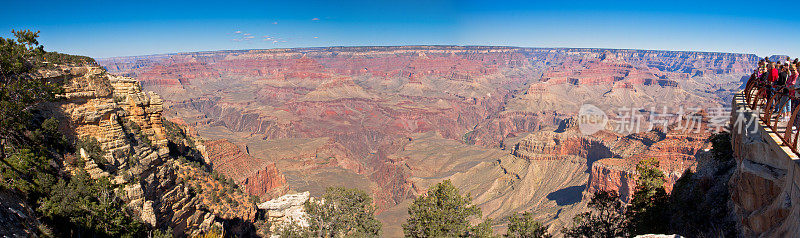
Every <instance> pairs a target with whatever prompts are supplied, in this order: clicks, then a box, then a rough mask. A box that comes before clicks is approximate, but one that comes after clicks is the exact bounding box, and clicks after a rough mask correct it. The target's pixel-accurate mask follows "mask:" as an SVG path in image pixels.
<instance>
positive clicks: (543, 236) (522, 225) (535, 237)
mask: <svg viewBox="0 0 800 238" xmlns="http://www.w3.org/2000/svg"><path fill="white" fill-rule="evenodd" d="M506 237H514V238H549V237H552V236H551V235H550V234H547V226H543V225H542V223H541V222H538V221H536V220H535V219H533V213H530V212H524V213H522V214H514V215H513V216H511V217H510V218H509V219H508V232H507V233H506Z"/></svg>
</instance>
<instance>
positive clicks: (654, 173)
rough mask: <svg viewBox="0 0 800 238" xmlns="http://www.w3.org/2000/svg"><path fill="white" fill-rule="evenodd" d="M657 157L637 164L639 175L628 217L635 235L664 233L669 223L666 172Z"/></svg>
mask: <svg viewBox="0 0 800 238" xmlns="http://www.w3.org/2000/svg"><path fill="white" fill-rule="evenodd" d="M658 167H659V163H658V160H656V159H645V160H642V161H639V164H637V165H636V172H638V173H639V177H638V179H637V180H636V191H635V192H634V193H633V199H632V200H631V204H630V207H629V208H628V218H629V219H630V223H629V224H630V226H631V228H630V230H631V233H632V234H634V235H639V234H664V233H666V232H668V231H667V228H668V224H669V214H668V211H669V208H668V206H669V195H668V194H667V192H666V190H664V182H665V180H664V173H663V172H661V170H659V169H658Z"/></svg>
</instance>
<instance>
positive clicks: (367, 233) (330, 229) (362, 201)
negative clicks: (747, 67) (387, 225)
mask: <svg viewBox="0 0 800 238" xmlns="http://www.w3.org/2000/svg"><path fill="white" fill-rule="evenodd" d="M305 210H306V213H307V214H308V221H309V227H308V230H309V232H310V233H311V234H314V235H315V236H317V237H377V236H378V235H379V234H380V230H381V223H380V222H379V221H378V220H377V219H375V206H373V205H372V198H370V197H369V195H367V193H366V192H364V191H362V190H360V189H355V188H353V189H349V188H344V187H332V188H328V189H327V191H326V192H325V194H323V195H322V200H320V201H311V200H309V201H307V202H306V204H305ZM292 232H293V233H295V232H294V230H292ZM302 233H303V232H299V233H297V234H302Z"/></svg>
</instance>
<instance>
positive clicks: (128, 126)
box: [42, 66, 255, 236]
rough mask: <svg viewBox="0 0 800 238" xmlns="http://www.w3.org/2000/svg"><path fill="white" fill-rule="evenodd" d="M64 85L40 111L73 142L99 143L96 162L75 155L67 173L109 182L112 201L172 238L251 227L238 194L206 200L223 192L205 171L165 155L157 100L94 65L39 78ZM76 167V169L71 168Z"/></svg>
mask: <svg viewBox="0 0 800 238" xmlns="http://www.w3.org/2000/svg"><path fill="white" fill-rule="evenodd" d="M42 75H43V76H44V77H45V78H49V79H50V80H60V81H62V82H63V83H64V89H65V90H64V94H63V95H61V96H60V97H61V98H62V100H60V101H58V102H55V103H51V104H50V105H49V106H47V107H46V108H47V109H48V112H47V113H48V114H49V115H52V116H56V118H58V119H60V120H61V121H62V122H63V123H62V125H65V126H64V127H65V128H64V129H65V130H66V132H68V133H69V135H71V136H72V137H74V138H86V137H92V138H95V139H97V141H98V142H100V147H101V149H102V157H103V159H102V160H101V164H96V163H95V162H94V161H92V160H90V159H88V158H87V157H86V155H85V154H84V153H83V148H81V153H80V155H79V159H80V160H83V161H84V162H85V166H84V167H82V168H81V167H80V163H78V164H74V165H73V164H66V168H67V170H69V171H76V170H77V169H79V168H80V169H84V170H86V171H87V172H89V173H90V175H91V177H92V178H99V177H108V178H109V179H111V181H112V182H113V183H114V184H115V185H116V186H118V189H117V190H116V191H115V193H116V195H117V196H118V197H120V198H122V200H123V201H124V202H125V205H126V207H128V208H129V209H131V211H133V213H134V214H135V215H136V216H137V217H138V218H139V219H141V220H142V221H144V222H145V223H147V224H149V225H150V226H152V227H156V228H167V227H169V228H171V229H172V230H173V234H175V235H178V236H183V235H189V234H199V233H201V232H203V231H207V230H209V229H212V228H213V227H214V226H218V227H219V226H226V228H230V229H229V230H231V231H233V232H234V233H235V232H247V229H248V228H244V230H241V229H240V230H238V231H237V229H235V228H233V227H232V225H234V224H235V225H239V223H241V222H234V221H244V222H245V223H247V222H250V223H252V222H253V221H254V219H255V206H254V204H253V203H251V202H249V198H248V197H247V196H245V195H243V194H241V192H239V191H238V190H230V191H229V192H228V193H226V194H223V196H230V197H231V198H232V199H229V200H227V201H226V202H219V201H212V199H210V198H209V197H211V195H210V194H211V193H216V190H220V189H224V188H225V187H227V185H225V184H224V183H223V182H221V181H219V180H217V179H214V178H212V176H211V175H210V174H209V173H208V172H207V171H206V170H205V169H203V168H201V167H196V166H193V165H191V163H190V162H188V161H186V160H182V159H177V158H175V157H171V156H170V155H169V152H170V151H169V148H168V146H167V144H168V140H167V138H166V135H165V131H164V127H163V126H162V118H161V113H162V110H163V108H162V100H161V99H160V97H159V96H158V95H156V94H153V93H144V92H143V91H142V90H141V87H140V86H139V84H138V82H137V81H136V80H134V79H132V78H126V77H118V76H113V75H109V74H107V73H106V72H105V71H104V70H103V69H101V68H99V67H94V66H81V67H60V68H57V69H54V70H48V71H44V72H42ZM76 166H77V167H76Z"/></svg>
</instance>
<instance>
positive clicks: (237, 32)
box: [234, 31, 242, 34]
mask: <svg viewBox="0 0 800 238" xmlns="http://www.w3.org/2000/svg"><path fill="white" fill-rule="evenodd" d="M234 34H242V31H236V32H234Z"/></svg>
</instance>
